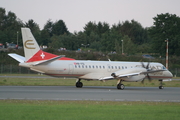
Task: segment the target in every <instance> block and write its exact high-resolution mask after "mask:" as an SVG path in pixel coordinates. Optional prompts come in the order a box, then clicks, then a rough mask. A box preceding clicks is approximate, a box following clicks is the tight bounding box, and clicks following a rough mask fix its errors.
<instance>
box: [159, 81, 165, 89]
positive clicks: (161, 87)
mask: <svg viewBox="0 0 180 120" xmlns="http://www.w3.org/2000/svg"><path fill="white" fill-rule="evenodd" d="M159 82H160V86H159V89H163V88H164V87H163V83H162V82H163V80H159Z"/></svg>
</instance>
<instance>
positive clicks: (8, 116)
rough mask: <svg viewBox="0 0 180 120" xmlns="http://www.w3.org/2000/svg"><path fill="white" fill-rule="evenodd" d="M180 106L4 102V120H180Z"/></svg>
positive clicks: (0, 117)
mask: <svg viewBox="0 0 180 120" xmlns="http://www.w3.org/2000/svg"><path fill="white" fill-rule="evenodd" d="M179 118H180V103H170V102H168V103H165V102H111V101H36V100H34V101H30V100H0V120H12V119H13V120H94V119H95V120H116V119H120V120H129V119H133V120H170V119H172V120H179Z"/></svg>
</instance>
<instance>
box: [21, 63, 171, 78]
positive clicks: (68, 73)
mask: <svg viewBox="0 0 180 120" xmlns="http://www.w3.org/2000/svg"><path fill="white" fill-rule="evenodd" d="M29 64H30V63H29ZM144 64H145V65H147V64H148V63H144ZM20 66H21V65H20ZM22 66H23V65H22ZM26 67H27V66H26ZM149 67H150V69H153V70H163V69H164V70H165V71H161V72H156V73H151V74H150V76H151V77H152V78H155V79H169V78H171V77H172V74H171V73H170V72H169V71H168V70H167V69H166V68H165V67H164V66H163V65H162V64H160V63H151V64H150V66H149ZM30 68H31V69H32V70H34V71H38V72H42V73H44V74H47V75H50V76H54V77H76V78H81V76H83V79H89V78H91V79H97V78H98V79H100V78H101V77H103V76H107V75H108V76H111V74H112V73H113V72H117V71H118V72H120V73H121V71H122V73H123V74H125V72H127V73H129V72H130V71H131V69H134V70H136V68H142V65H141V63H140V62H114V61H85V60H56V61H54V62H52V63H49V64H47V65H38V66H32V65H30ZM126 69H127V70H126ZM133 72H134V71H133ZM96 73H97V74H96ZM84 75H87V76H84ZM170 76H171V77H170ZM126 81H128V80H126ZM129 81H134V79H133V80H129ZM136 81H137V80H136Z"/></svg>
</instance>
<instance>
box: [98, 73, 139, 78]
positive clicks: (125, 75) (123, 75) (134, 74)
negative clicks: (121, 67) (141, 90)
mask: <svg viewBox="0 0 180 120" xmlns="http://www.w3.org/2000/svg"><path fill="white" fill-rule="evenodd" d="M140 74H141V72H139V73H129V74H122V75H118V76H117V77H113V76H108V77H102V78H100V79H99V80H112V79H117V78H125V77H128V78H129V77H131V76H136V75H140Z"/></svg>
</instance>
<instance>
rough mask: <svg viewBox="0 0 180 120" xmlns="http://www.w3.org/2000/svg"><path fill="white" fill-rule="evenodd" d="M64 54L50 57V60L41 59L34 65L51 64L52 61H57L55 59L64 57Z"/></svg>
mask: <svg viewBox="0 0 180 120" xmlns="http://www.w3.org/2000/svg"><path fill="white" fill-rule="evenodd" d="M64 56H65V55H60V56H57V57H54V58H52V59H49V60H45V61H40V62H37V63H35V64H34V66H37V65H47V64H49V63H51V62H53V61H55V60H57V59H59V58H62V57H64Z"/></svg>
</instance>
